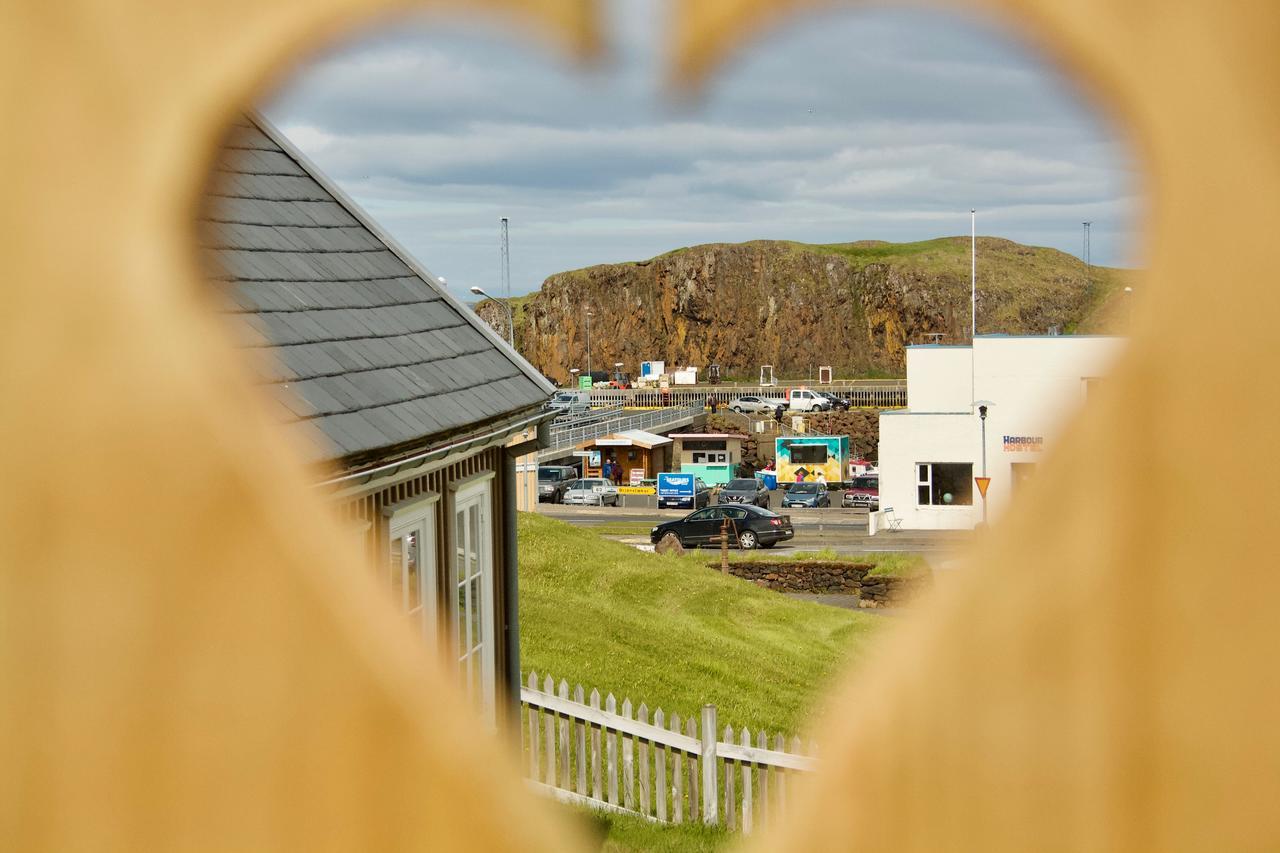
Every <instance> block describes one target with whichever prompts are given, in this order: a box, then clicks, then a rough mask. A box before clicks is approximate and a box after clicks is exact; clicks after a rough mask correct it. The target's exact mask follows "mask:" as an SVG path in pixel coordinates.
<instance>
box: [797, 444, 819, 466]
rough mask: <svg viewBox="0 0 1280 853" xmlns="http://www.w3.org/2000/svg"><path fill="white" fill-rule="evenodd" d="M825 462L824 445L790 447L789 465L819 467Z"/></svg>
mask: <svg viewBox="0 0 1280 853" xmlns="http://www.w3.org/2000/svg"><path fill="white" fill-rule="evenodd" d="M826 461H827V446H826V445H825V444H793V445H791V463H792V464H793V465H821V464H823V463H825V462H826Z"/></svg>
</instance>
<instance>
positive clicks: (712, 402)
mask: <svg viewBox="0 0 1280 853" xmlns="http://www.w3.org/2000/svg"><path fill="white" fill-rule="evenodd" d="M707 405H708V406H710V407H711V414H713V415H714V414H715V413H716V407H718V406H719V405H720V401H719V400H717V399H716V395H715V394H708V395H707Z"/></svg>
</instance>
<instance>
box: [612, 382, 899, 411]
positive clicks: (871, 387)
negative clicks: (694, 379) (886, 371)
mask: <svg viewBox="0 0 1280 853" xmlns="http://www.w3.org/2000/svg"><path fill="white" fill-rule="evenodd" d="M799 387H806V388H812V389H815V390H818V391H830V392H832V393H835V394H838V395H839V396H841V397H845V398H847V399H848V400H849V402H850V403H851V404H852V405H854V406H857V407H864V408H874V409H900V408H902V407H904V406H906V405H907V383H906V380H898V379H890V380H882V381H877V382H874V383H872V382H863V383H858V384H854V383H852V382H843V383H832V384H825V385H818V384H816V383H789V384H785V385H784V384H778V385H702V386H697V387H689V386H677V387H673V388H668V389H667V390H665V391H664V390H661V389H658V388H629V389H626V390H622V389H618V388H598V389H596V390H593V391H592V392H591V404H592V405H593V406H604V405H610V404H619V405H622V406H625V407H628V408H643V407H661V406H681V405H688V404H690V403H705V402H706V400H707V396H708V395H710V394H714V395H715V396H716V398H717V399H718V400H720V402H721V403H728V402H729V401H730V400H732V399H733V398H734V397H741V396H743V395H752V396H756V397H785V396H786V393H787V389H788V388H799Z"/></svg>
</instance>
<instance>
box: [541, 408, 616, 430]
mask: <svg viewBox="0 0 1280 853" xmlns="http://www.w3.org/2000/svg"><path fill="white" fill-rule="evenodd" d="M621 414H622V404H621V403H608V404H606V405H603V406H599V407H598V408H593V409H584V410H582V411H577V412H565V413H564V414H562V415H560V416H559V417H557V418H556V419H555V420H554V421H552V422H551V428H552V429H568V428H570V427H575V426H584V425H586V424H590V423H595V422H596V421H601V420H604V419H606V418H611V417H617V416H619V415H621Z"/></svg>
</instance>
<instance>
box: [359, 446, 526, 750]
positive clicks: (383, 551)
mask: <svg viewBox="0 0 1280 853" xmlns="http://www.w3.org/2000/svg"><path fill="white" fill-rule="evenodd" d="M505 455H506V450H504V449H503V448H502V447H491V448H489V449H487V450H483V451H479V452H477V453H474V454H472V455H470V456H466V457H463V458H461V459H458V460H457V461H454V462H452V463H450V464H448V465H446V466H443V467H439V468H436V469H434V470H431V471H428V472H426V473H424V474H422V475H421V476H418V477H412V478H409V479H405V480H402V481H400V482H396V483H394V484H391V485H387V486H382V487H378V486H377V484H376V482H375V483H371V484H370V488H369V489H368V490H366V491H365V492H363V493H361V494H358V495H354V496H348V497H345V498H342V499H340V500H339V501H338V503H337V506H338V511H339V513H340V514H341V515H342V516H343V517H344V518H345V519H347V520H349V521H351V522H352V523H353V525H354V526H356V527H357V528H361V529H363V530H364V533H363V538H364V547H365V553H366V554H367V556H368V558H369V564H370V565H372V566H373V567H374V570H375V572H377V573H378V577H379V578H381V577H382V573H383V572H384V571H385V570H386V567H387V566H388V561H389V559H390V529H391V527H390V523H391V519H390V512H389V508H391V507H393V506H397V505H406V504H408V503H411V502H412V501H413V500H414V499H415V498H417V499H426V498H427V497H429V496H430V495H432V494H436V495H439V496H440V500H438V501H436V503H435V504H434V506H433V507H432V511H433V513H434V518H435V529H436V536H435V558H436V566H437V567H438V569H439V570H438V572H437V578H436V580H437V583H436V604H437V607H436V610H437V613H439V614H440V624H441V633H442V637H444V638H446V640H445V642H443V643H442V644H441V649H442V653H444V654H445V656H446V663H447V665H454V666H456V664H455V663H454V660H455V659H453V658H451V657H450V653H449V652H444V651H443V650H445V649H450V650H451V649H452V646H451V643H450V642H449V641H451V639H452V637H453V634H452V629H453V626H452V625H450V624H448V623H447V620H448V614H449V603H450V601H451V594H452V590H451V589H450V588H449V587H450V571H449V569H450V566H451V564H452V560H451V555H450V554H449V549H450V546H451V543H452V541H453V540H452V534H453V512H452V502H451V492H452V490H453V488H456V487H457V486H458V485H460V484H463V483H466V482H468V481H472V480H474V479H475V478H482V477H485V476H488V475H491V476H492V479H491V480H490V506H489V513H490V516H489V517H490V519H491V524H490V530H491V533H492V536H493V542H492V548H493V584H492V588H493V595H494V601H493V612H494V628H495V644H494V652H495V655H494V657H495V661H494V663H495V666H494V670H495V672H496V680H497V683H496V685H495V690H494V694H495V696H496V707H497V713H498V721H499V724H500V725H501V724H502V723H503V722H504V718H505V717H506V716H508V715H509V714H510V713H512V710H511V709H512V708H514V707H516V705H515V699H514V698H513V697H512V696H511V690H510V688H509V685H508V681H509V676H510V672H511V670H512V669H513V668H515V667H518V665H519V664H518V661H514V660H513V659H512V656H511V652H510V650H509V648H508V643H507V639H506V638H507V635H508V632H509V626H510V624H511V622H512V620H513V618H514V616H515V613H514V608H513V607H511V606H509V602H508V601H507V596H506V590H507V589H508V588H509V585H508V583H507V574H508V571H509V569H508V566H510V565H512V564H513V561H512V560H510V559H509V556H510V555H509V554H508V549H513V548H514V547H515V543H514V542H510V543H509V542H507V541H506V531H507V525H506V524H504V503H505V500H506V497H507V496H506V493H505V490H506V488H508V487H509V486H508V485H507V484H506V483H505V478H504V477H503V476H502V474H503V465H504V461H505V459H504V457H505ZM536 476H537V473H536V470H535V472H534V478H535V479H536ZM513 485H514V483H513ZM508 722H510V721H508Z"/></svg>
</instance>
